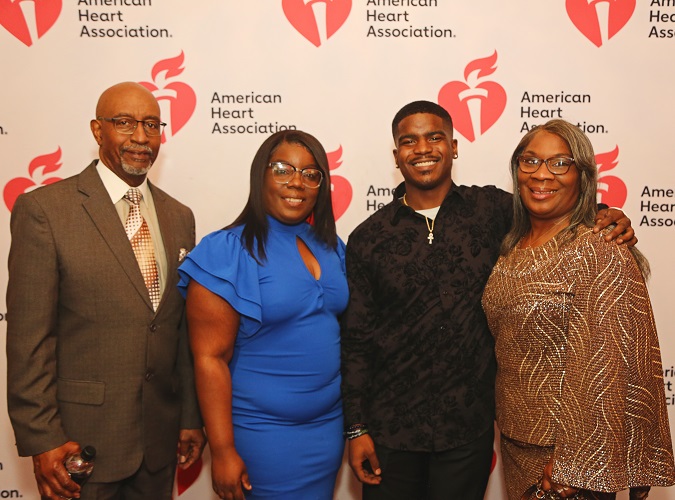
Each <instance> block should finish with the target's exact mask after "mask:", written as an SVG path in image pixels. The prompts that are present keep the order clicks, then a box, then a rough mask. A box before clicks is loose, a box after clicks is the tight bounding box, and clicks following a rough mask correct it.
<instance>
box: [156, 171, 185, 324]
mask: <svg viewBox="0 0 675 500" xmlns="http://www.w3.org/2000/svg"><path fill="white" fill-rule="evenodd" d="M148 186H149V188H150V191H151V192H152V199H153V202H154V204H155V213H156V214H157V221H158V222H159V230H160V232H161V233H162V241H163V243H164V255H166V286H165V287H164V293H163V294H162V299H161V301H160V303H159V306H158V307H157V310H158V311H159V309H160V308H161V307H162V304H163V303H164V301H165V298H166V296H167V295H168V292H169V291H170V290H173V289H175V288H176V286H177V285H178V273H177V272H176V269H177V267H178V252H179V248H178V247H179V243H178V241H177V239H176V237H177V235H176V227H175V223H176V221H177V220H179V219H178V217H177V214H175V213H174V205H173V203H171V200H169V199H168V197H167V196H166V194H165V193H164V192H163V191H162V190H161V189H158V188H156V187H155V186H154V185H153V184H152V183H151V182H149V181H148Z"/></svg>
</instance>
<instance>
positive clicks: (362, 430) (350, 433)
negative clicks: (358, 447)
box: [344, 424, 368, 440]
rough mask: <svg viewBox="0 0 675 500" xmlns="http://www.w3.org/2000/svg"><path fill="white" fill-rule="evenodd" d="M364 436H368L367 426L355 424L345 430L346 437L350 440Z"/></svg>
mask: <svg viewBox="0 0 675 500" xmlns="http://www.w3.org/2000/svg"><path fill="white" fill-rule="evenodd" d="M364 434H368V426H367V425H366V424H353V425H350V426H349V427H347V428H346V429H345V432H344V436H345V437H346V438H347V439H349V440H352V439H356V438H357V437H361V436H363V435H364Z"/></svg>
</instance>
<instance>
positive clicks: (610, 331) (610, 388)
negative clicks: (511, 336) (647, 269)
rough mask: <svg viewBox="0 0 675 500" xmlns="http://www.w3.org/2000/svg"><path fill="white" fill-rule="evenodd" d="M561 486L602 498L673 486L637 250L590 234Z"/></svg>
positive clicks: (580, 279) (657, 361) (576, 293)
mask: <svg viewBox="0 0 675 500" xmlns="http://www.w3.org/2000/svg"><path fill="white" fill-rule="evenodd" d="M575 244H577V245H579V247H578V248H577V251H578V254H579V255H580V259H579V265H578V267H577V268H576V273H575V275H573V281H574V287H573V299H572V302H571V307H570V310H569V322H568V325H567V342H566V344H564V345H563V346H560V349H562V350H564V354H562V359H563V368H562V379H561V386H560V393H559V402H558V404H559V408H558V413H557V422H556V424H555V451H554V469H553V479H554V480H555V481H556V482H558V483H561V484H571V485H573V486H577V487H583V488H585V489H590V490H594V491H606V492H613V491H619V490H622V489H625V488H627V487H628V486H634V485H667V484H671V483H672V481H673V455H672V444H671V440H670V432H669V426H668V416H667V412H666V406H665V395H664V390H663V379H662V368H661V356H660V351H659V343H658V337H657V334H656V327H655V324H654V318H653V313H652V308H651V304H650V300H649V295H648V292H647V288H646V285H645V282H644V280H643V278H642V275H641V273H640V270H639V268H638V267H637V264H636V262H635V260H634V259H633V257H632V255H631V254H630V252H629V251H628V250H627V249H626V248H625V247H621V246H617V245H615V244H614V243H607V242H605V241H604V240H603V239H602V238H600V236H599V235H593V234H592V233H587V234H586V236H585V237H580V238H578V241H577V242H576V243H575Z"/></svg>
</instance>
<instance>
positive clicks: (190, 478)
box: [176, 457, 204, 496]
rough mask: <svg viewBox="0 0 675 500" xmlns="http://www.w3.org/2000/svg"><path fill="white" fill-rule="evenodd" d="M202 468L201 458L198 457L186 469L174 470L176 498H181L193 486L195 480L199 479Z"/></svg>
mask: <svg viewBox="0 0 675 500" xmlns="http://www.w3.org/2000/svg"><path fill="white" fill-rule="evenodd" d="M203 466H204V462H203V461H202V457H199V458H198V459H197V461H196V462H195V463H193V464H192V465H191V466H190V467H189V468H188V469H185V470H183V469H181V468H180V467H178V468H176V491H177V493H178V496H181V495H182V494H183V493H185V492H186V491H187V490H189V489H190V488H191V487H192V485H193V484H195V482H196V481H197V479H199V475H200V474H201V472H202V468H203Z"/></svg>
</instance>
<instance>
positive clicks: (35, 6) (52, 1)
mask: <svg viewBox="0 0 675 500" xmlns="http://www.w3.org/2000/svg"><path fill="white" fill-rule="evenodd" d="M61 1H62V0H0V25H2V26H3V27H4V28H5V29H6V30H7V31H9V32H10V33H11V34H12V35H14V36H15V37H16V38H17V40H19V41H21V42H22V43H24V44H25V45H27V46H28V47H30V46H31V45H33V42H35V41H36V40H37V39H38V38H42V36H43V35H44V34H45V33H47V31H49V29H50V28H51V27H52V26H54V23H55V22H56V20H57V19H58V18H59V14H61Z"/></svg>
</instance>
